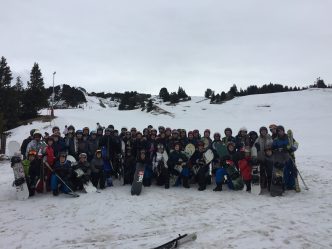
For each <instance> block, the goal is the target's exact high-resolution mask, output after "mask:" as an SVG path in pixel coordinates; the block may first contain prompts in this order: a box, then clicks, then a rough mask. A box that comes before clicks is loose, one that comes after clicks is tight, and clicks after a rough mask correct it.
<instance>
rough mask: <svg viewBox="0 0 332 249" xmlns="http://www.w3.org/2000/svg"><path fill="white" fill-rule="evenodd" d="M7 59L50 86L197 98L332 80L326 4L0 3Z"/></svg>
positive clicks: (245, 0)
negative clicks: (209, 92) (36, 70)
mask: <svg viewBox="0 0 332 249" xmlns="http://www.w3.org/2000/svg"><path fill="white" fill-rule="evenodd" d="M0 8H1V15H0V31H1V38H0V56H5V57H6V58H7V61H8V63H9V65H10V66H11V69H12V71H15V72H16V73H18V74H22V76H23V78H26V75H27V72H28V73H29V72H30V70H31V67H32V65H33V63H34V62H38V63H39V65H40V67H41V69H42V73H43V76H44V79H45V83H46V85H47V86H50V85H51V84H52V73H53V71H57V74H56V77H55V80H56V84H62V83H66V84H70V85H75V86H78V85H80V86H82V87H85V88H86V89H87V90H88V91H111V92H114V91H121V92H123V91H126V90H137V91H140V92H148V93H154V94H157V93H158V92H159V90H160V88H161V87H163V86H166V85H167V86H168V90H169V91H176V90H177V88H178V86H179V85H181V86H182V87H183V88H184V89H185V90H186V91H187V93H189V94H191V95H203V93H204V91H205V89H206V88H208V87H209V88H211V89H213V90H216V91H217V92H220V91H222V90H225V91H227V90H228V89H229V87H230V86H231V85H232V84H234V83H236V84H237V86H238V87H239V88H240V87H243V88H245V87H247V86H248V85H250V84H257V85H262V84H265V83H269V82H273V83H283V84H288V85H291V86H294V85H300V86H301V85H308V84H311V83H313V81H314V80H315V79H316V78H317V77H319V76H320V77H322V78H323V79H325V81H326V82H327V83H331V82H332V70H331V66H332V49H331V46H332V45H331V44H332V28H331V24H332V15H331V10H332V1H329V0H315V1H314V0H312V1H308V0H292V1H289V0H288V1H286V0H278V1H266V0H241V1H221V0H219V1H217V0H214V1H212V0H204V1H196V0H178V1H169V0H168V1H166V0H164V1H161V0H143V1H138V0H136V1H134V0H132V1H128V0H122V1H111V0H99V1H91V0H90V1H88V0H57V1H50V0H40V1H37V0H32V1H31V0H30V1H25V0H22V1H15V0H11V1H4V0H0Z"/></svg>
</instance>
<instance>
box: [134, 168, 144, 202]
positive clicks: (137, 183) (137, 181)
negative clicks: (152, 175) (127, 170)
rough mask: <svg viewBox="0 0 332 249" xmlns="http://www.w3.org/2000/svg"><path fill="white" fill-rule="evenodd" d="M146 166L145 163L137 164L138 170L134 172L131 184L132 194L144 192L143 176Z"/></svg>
mask: <svg viewBox="0 0 332 249" xmlns="http://www.w3.org/2000/svg"><path fill="white" fill-rule="evenodd" d="M144 170H145V166H144V164H143V163H137V164H136V171H135V174H134V181H133V184H132V185H131V195H140V193H141V192H142V185H143V177H144Z"/></svg>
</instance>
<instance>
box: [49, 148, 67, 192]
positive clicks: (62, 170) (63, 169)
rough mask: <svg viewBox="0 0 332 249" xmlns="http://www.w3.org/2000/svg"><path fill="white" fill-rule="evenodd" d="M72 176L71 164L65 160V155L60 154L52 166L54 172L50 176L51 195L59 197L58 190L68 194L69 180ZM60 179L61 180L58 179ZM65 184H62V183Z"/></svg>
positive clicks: (64, 153)
mask: <svg viewBox="0 0 332 249" xmlns="http://www.w3.org/2000/svg"><path fill="white" fill-rule="evenodd" d="M71 174H72V168H71V162H70V161H68V160H67V153H66V152H60V156H59V160H58V161H57V162H56V163H55V165H54V172H53V173H52V176H51V189H52V191H53V195H54V196H57V195H59V189H60V190H61V191H62V192H63V193H69V192H70V189H69V188H68V186H70V185H71V184H70V178H71ZM59 177H60V178H61V180H60V179H59ZM63 182H64V183H65V184H64V183H63Z"/></svg>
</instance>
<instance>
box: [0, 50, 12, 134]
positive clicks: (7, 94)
mask: <svg viewBox="0 0 332 249" xmlns="http://www.w3.org/2000/svg"><path fill="white" fill-rule="evenodd" d="M12 79H13V77H12V72H11V70H10V67H9V66H8V64H7V60H6V58H5V57H3V56H2V57H1V60H0V114H1V125H2V127H3V128H2V129H3V130H8V129H10V128H12V127H11V126H12V125H13V124H12V123H13V122H12V121H11V115H12V113H11V111H12V110H11V102H12V97H13V96H12V90H11V81H12Z"/></svg>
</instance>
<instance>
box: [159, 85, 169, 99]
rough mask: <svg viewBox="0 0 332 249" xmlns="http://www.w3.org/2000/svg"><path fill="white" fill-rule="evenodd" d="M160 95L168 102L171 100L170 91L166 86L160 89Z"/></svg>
mask: <svg viewBox="0 0 332 249" xmlns="http://www.w3.org/2000/svg"><path fill="white" fill-rule="evenodd" d="M159 97H160V98H161V99H162V100H163V101H164V102H167V101H169V100H170V96H169V92H168V90H167V88H166V87H163V88H161V89H160V92H159Z"/></svg>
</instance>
